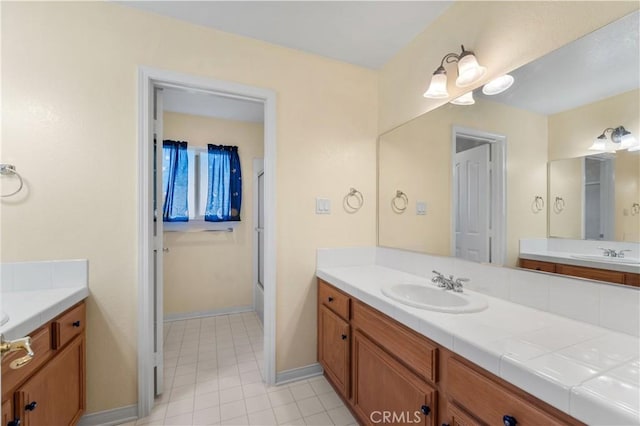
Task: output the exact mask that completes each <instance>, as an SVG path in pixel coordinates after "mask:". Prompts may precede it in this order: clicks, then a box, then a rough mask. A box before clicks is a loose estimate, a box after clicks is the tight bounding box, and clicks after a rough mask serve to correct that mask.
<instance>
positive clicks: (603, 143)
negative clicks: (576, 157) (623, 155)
mask: <svg viewBox="0 0 640 426" xmlns="http://www.w3.org/2000/svg"><path fill="white" fill-rule="evenodd" d="M607 133H609V138H607ZM589 149H590V150H593V151H619V150H622V149H628V150H629V151H638V150H640V143H638V141H637V140H636V138H635V137H633V135H632V134H631V132H630V131H628V130H627V129H625V128H624V126H618V127H616V128H613V127H609V128H606V129H604V130H603V131H602V134H601V135H600V136H598V137H597V138H596V139H595V140H594V141H593V145H591V147H589Z"/></svg>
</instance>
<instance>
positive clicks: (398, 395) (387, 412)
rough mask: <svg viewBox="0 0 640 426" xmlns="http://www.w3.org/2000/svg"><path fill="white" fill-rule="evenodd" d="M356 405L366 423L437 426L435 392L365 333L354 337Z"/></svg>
mask: <svg viewBox="0 0 640 426" xmlns="http://www.w3.org/2000/svg"><path fill="white" fill-rule="evenodd" d="M353 405H354V410H355V411H356V413H357V414H358V415H359V416H360V420H361V421H362V422H364V424H368V425H374V424H382V423H383V424H397V425H400V424H414V425H425V426H427V425H435V423H436V419H437V413H435V409H436V391H435V389H433V388H432V387H430V386H429V385H427V384H426V383H425V382H424V381H422V380H421V379H420V378H419V377H418V376H416V375H415V374H414V373H412V372H411V371H410V370H409V369H407V368H406V367H405V366H404V365H402V364H400V363H399V362H398V361H396V360H395V359H394V358H393V357H392V356H391V355H389V354H387V353H386V352H385V351H384V350H382V349H380V348H379V347H378V346H377V345H376V344H375V343H373V342H372V341H371V340H369V339H368V338H366V337H365V336H364V334H362V333H360V332H359V331H357V330H356V331H355V332H354V334H353Z"/></svg>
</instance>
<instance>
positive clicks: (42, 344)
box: [2, 324, 53, 399]
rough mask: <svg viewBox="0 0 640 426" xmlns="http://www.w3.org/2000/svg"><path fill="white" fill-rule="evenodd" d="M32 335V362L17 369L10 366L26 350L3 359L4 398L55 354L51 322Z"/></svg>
mask: <svg viewBox="0 0 640 426" xmlns="http://www.w3.org/2000/svg"><path fill="white" fill-rule="evenodd" d="M30 336H31V349H32V350H33V353H34V356H33V359H32V360H31V362H29V363H28V364H26V365H25V366H24V367H22V368H19V369H17V370H13V369H11V367H9V364H11V361H13V360H14V359H17V358H20V357H22V356H24V355H25V353H24V351H19V352H13V353H10V354H8V355H7V356H5V357H4V358H3V359H2V399H7V397H10V392H11V391H12V390H13V389H14V388H15V387H16V386H17V385H18V384H20V383H21V382H23V381H24V380H25V379H26V378H27V377H28V376H30V375H31V374H32V373H33V372H34V371H36V370H37V369H38V367H40V366H41V365H42V364H44V363H45V362H47V361H48V360H49V358H51V355H52V354H53V351H52V350H51V332H50V328H49V324H47V325H46V326H43V327H41V328H39V329H37V330H36V331H34V332H33V333H31V334H30ZM6 393H9V395H6Z"/></svg>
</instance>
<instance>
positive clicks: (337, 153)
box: [1, 2, 378, 413]
mask: <svg viewBox="0 0 640 426" xmlns="http://www.w3.org/2000/svg"><path fill="white" fill-rule="evenodd" d="M1 7H2V22H1V24H2V27H1V28H2V107H3V108H2V124H3V126H2V161H3V162H9V163H13V164H15V165H16V166H17V168H18V170H19V171H20V172H21V173H22V175H23V176H24V178H25V181H26V185H27V188H26V189H25V190H24V191H23V192H22V193H21V195H20V197H15V198H13V199H11V200H3V202H2V261H4V262H10V261H21V260H41V259H64V258H88V259H89V267H90V273H89V276H90V283H89V286H90V291H91V297H90V298H89V301H88V336H87V339H88V341H87V378H88V382H87V390H88V399H87V411H88V412H89V413H91V412H95V411H100V410H107V409H111V408H116V407H121V406H124V405H128V404H133V403H135V402H136V399H137V373H136V362H137V361H136V351H137V329H136V327H137V303H138V301H137V295H138V255H137V249H138V240H137V236H138V228H137V227H138V217H137V214H138V211H137V206H138V191H137V168H138V159H137V152H138V146H137V144H138V141H137V138H138V124H137V117H138V115H137V113H138V111H137V105H138V103H137V102H138V100H137V77H138V75H137V72H138V69H137V67H138V66H139V65H147V66H153V67H157V68H162V69H167V70H174V71H178V72H184V73H189V74H194V75H198V76H204V77H210V78H216V79H222V80H228V81H235V82H240V83H244V84H249V85H253V86H258V87H264V88H269V89H272V90H274V91H275V92H276V94H277V123H276V125H277V135H276V136H277V167H278V169H277V176H276V182H277V200H276V203H277V253H276V257H277V299H278V300H277V312H276V315H277V330H276V333H277V341H276V345H277V370H278V371H282V370H287V369H291V368H295V367H301V366H305V365H308V364H311V363H313V362H315V361H316V345H315V340H316V310H315V303H316V297H315V294H316V291H315V282H314V273H315V250H316V248H317V247H335V246H363V245H374V244H375V235H376V233H375V229H376V227H375V207H374V206H375V202H374V201H373V200H374V199H375V181H376V179H375V172H376V166H375V164H376V157H375V155H376V136H377V134H378V131H377V74H376V73H375V72H373V71H370V70H365V69H362V68H359V67H355V66H352V65H348V64H344V63H340V62H337V61H333V60H328V59H324V58H320V57H318V56H314V55H309V54H304V53H301V52H298V51H295V50H291V49H285V48H281V47H276V46H273V45H270V44H267V43H262V42H258V41H255V40H252V39H247V38H243V37H238V36H233V35H230V34H226V33H223V32H219V31H215V30H211V29H207V28H204V27H200V26H196V25H190V24H186V23H182V22H179V21H176V20H172V19H168V18H163V17H159V16H157V15H153V14H149V13H144V12H141V11H138V10H135V9H131V8H127V7H123V6H120V5H117V4H114V3H103V2H68V3H53V2H41V3H30V2H15V3H8V2H2V4H1ZM351 186H353V187H355V188H357V189H359V190H360V191H362V193H363V194H364V196H365V200H366V202H365V205H364V207H363V208H362V209H361V210H360V211H359V212H358V213H357V214H353V215H352V214H347V213H346V212H344V211H343V210H342V209H341V208H340V205H341V200H342V197H343V196H344V195H345V194H346V193H347V192H348V190H349V187H351ZM317 196H323V197H327V198H330V199H331V200H332V201H333V205H332V206H333V211H332V214H331V215H322V216H317V215H315V214H314V205H315V204H314V200H315V197H317Z"/></svg>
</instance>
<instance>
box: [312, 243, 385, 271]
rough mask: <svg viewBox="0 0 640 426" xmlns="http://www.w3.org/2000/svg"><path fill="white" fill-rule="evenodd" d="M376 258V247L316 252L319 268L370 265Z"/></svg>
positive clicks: (322, 249)
mask: <svg viewBox="0 0 640 426" xmlns="http://www.w3.org/2000/svg"><path fill="white" fill-rule="evenodd" d="M375 258H376V248H375V247H344V248H331V249H328V248H320V249H318V250H317V252H316V263H317V267H318V268H340V267H344V266H360V265H370V264H372V263H375Z"/></svg>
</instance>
